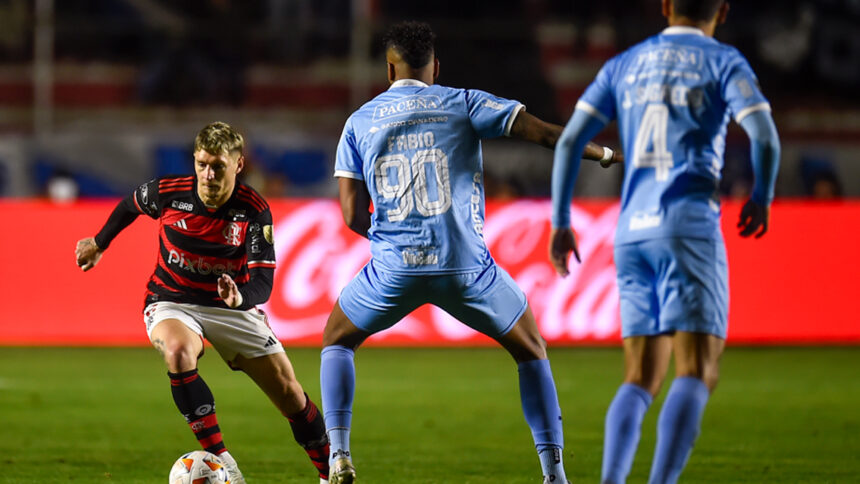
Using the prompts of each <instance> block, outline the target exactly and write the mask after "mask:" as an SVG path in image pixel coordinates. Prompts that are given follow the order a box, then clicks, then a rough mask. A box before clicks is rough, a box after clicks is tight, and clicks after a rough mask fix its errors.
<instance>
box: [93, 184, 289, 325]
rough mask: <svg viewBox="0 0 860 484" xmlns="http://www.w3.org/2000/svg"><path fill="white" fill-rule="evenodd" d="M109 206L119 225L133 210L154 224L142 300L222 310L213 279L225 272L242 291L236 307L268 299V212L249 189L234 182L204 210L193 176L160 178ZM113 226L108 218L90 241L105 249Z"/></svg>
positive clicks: (271, 264)
mask: <svg viewBox="0 0 860 484" xmlns="http://www.w3.org/2000/svg"><path fill="white" fill-rule="evenodd" d="M123 209H124V210H123ZM117 211H118V212H120V214H119V215H120V216H119V218H120V219H121V220H114V222H119V223H120V224H122V223H125V222H127V223H125V225H127V224H128V223H131V221H133V220H134V218H136V217H137V216H138V215H140V214H144V215H147V216H149V217H151V218H153V219H156V220H158V221H159V237H158V239H159V254H158V261H157V264H156V267H155V271H154V272H153V274H152V276H151V277H150V279H149V283H148V284H147V288H146V302H145V304H151V303H153V302H157V301H173V302H182V303H191V304H200V305H205V306H217V307H225V304H224V301H223V300H221V298H220V297H218V293H217V281H218V278H219V277H220V276H221V274H225V273H226V274H229V275H230V276H231V277H232V278H233V280H234V281H236V284H237V285H238V286H239V288H240V292H242V295H243V300H244V302H243V304H242V306H240V308H238V309H247V308H249V307H252V306H254V305H255V304H259V303H261V302H263V301H265V300H266V299H268V295H269V294H270V293H271V287H272V280H273V274H274V268H275V253H274V247H273V245H272V243H273V240H272V215H271V212H270V211H269V206H268V204H267V203H266V201H265V200H263V198H262V197H261V196H260V195H259V194H257V193H256V192H255V191H254V190H253V189H251V188H249V187H247V186H246V185H243V184H241V183H237V185H236V188H235V189H234V191H233V194H232V195H231V197H230V199H229V200H228V201H227V202H226V203H225V204H224V205H222V206H221V207H219V208H218V209H216V210H212V209H209V208H207V207H206V206H205V205H204V204H203V202H202V201H201V200H200V199H199V197H198V195H197V189H196V180H195V178H194V177H193V176H168V177H163V178H159V179H155V180H152V181H150V182H147V183H144V184H143V185H141V186H140V187H138V188H137V189H136V190H135V191H134V193H133V194H132V195H130V196H129V197H128V198H126V200H124V201H123V202H121V203H120V205H119V207H118V209H117ZM123 211H125V212H126V213H125V214H124V216H123V214H122V213H121V212H123ZM115 218H116V217H115V216H114V215H112V217H111V219H115ZM125 225H122V227H124V226H125ZM122 227H119V230H121V229H122ZM119 230H117V224H116V223H111V221H110V220H109V222H108V224H106V225H105V228H104V229H103V230H102V232H100V233H99V235H97V236H96V244H97V245H98V246H99V247H100V248H102V249H105V248H107V245H108V244H109V243H110V241H111V240H112V239H113V237H114V236H115V235H116V233H118V232H119ZM249 298H250V299H249Z"/></svg>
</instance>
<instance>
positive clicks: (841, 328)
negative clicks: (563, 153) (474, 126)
mask: <svg viewBox="0 0 860 484" xmlns="http://www.w3.org/2000/svg"><path fill="white" fill-rule="evenodd" d="M115 203H116V201H115V200H109V201H88V202H78V203H75V204H69V205H55V204H51V203H48V202H44V201H31V200H5V201H0V209H2V210H3V213H4V214H6V215H7V220H10V221H14V222H15V223H14V226H15V230H13V231H11V232H10V233H9V234H7V236H6V237H4V238H2V254H3V258H4V261H3V266H4V269H5V270H4V271H3V274H4V277H2V278H0V294H3V295H4V296H5V297H4V301H5V302H4V304H2V305H0V344H13V345H41V344H44V345H127V344H131V345H145V344H148V341H147V338H146V334H145V331H144V325H143V319H142V314H141V311H142V309H143V292H144V286H145V283H146V281H147V279H148V277H149V275H150V274H151V272H152V270H153V269H154V267H155V264H156V256H157V249H158V241H157V227H156V224H155V222H153V221H152V220H150V219H148V218H147V217H139V218H138V220H137V221H136V222H135V223H134V224H132V225H131V226H129V227H128V228H127V229H126V230H125V231H124V232H123V233H121V234H120V235H119V236H118V237H117V238H116V239H115V240H114V241H113V243H112V245H111V246H110V248H109V249H108V250H107V251H106V252H105V255H104V257H103V258H102V260H101V262H100V263H99V265H98V266H97V267H96V268H94V269H93V270H91V271H89V272H87V273H83V272H81V270H80V269H79V268H78V267H76V265H75V261H74V246H75V242H76V241H77V240H78V239H80V238H83V237H86V236H90V235H94V234H95V233H96V232H97V231H98V230H99V228H100V227H101V225H102V224H103V223H104V221H105V220H106V219H107V217H108V215H109V214H110V211H111V210H112V208H113V206H114V205H115ZM270 203H271V208H272V213H273V215H274V240H275V247H276V255H277V269H276V271H275V283H274V288H273V291H272V295H271V298H270V299H269V301H268V302H266V303H265V304H263V305H262V306H261V309H262V310H264V311H265V312H266V314H267V315H268V319H269V323H270V324H271V326H272V328H273V329H274V330H275V333H276V334H277V335H278V337H279V338H280V339H281V340H282V341H284V342H285V343H286V344H287V345H303V346H316V345H319V344H320V342H321V335H322V330H323V327H324V325H325V321H326V318H327V316H328V314H329V312H330V311H331V308H332V307H333V305H334V304H335V302H336V301H337V297H338V295H339V293H340V291H341V289H342V288H343V287H344V285H346V284H347V283H348V282H349V280H350V279H351V278H352V277H354V276H355V274H356V273H357V272H358V271H359V270H360V269H361V267H362V266H363V265H364V264H365V263H366V262H367V260H368V258H369V255H370V250H369V243H368V241H367V240H366V239H364V238H361V237H359V236H357V235H355V234H353V233H352V232H350V231H349V230H348V229H347V228H346V227H345V226H344V224H343V220H342V217H341V214H340V209H339V206H338V204H337V202H336V201H333V200H276V201H270ZM618 210H619V207H618V204H617V203H616V202H614V201H588V202H582V203H577V204H575V205H574V206H573V209H572V222H573V227H574V229H575V230H576V234H577V241H578V244H579V252H580V255H581V257H582V263H577V262H576V261H575V260H572V261H571V264H570V266H571V274H570V275H569V276H568V277H566V278H561V277H559V276H558V275H556V274H555V272H554V271H553V269H552V266H551V265H550V264H549V261H548V258H547V255H546V254H547V243H548V239H549V231H550V226H549V215H550V204H549V201H547V200H522V201H515V202H507V203H493V202H490V203H488V205H487V218H486V223H485V225H484V239H485V241H486V243H487V246H488V247H489V249H490V253H491V254H492V255H493V258H494V259H495V260H496V262H497V263H498V264H499V265H501V266H502V267H504V268H505V269H506V270H507V271H508V272H509V273H510V274H511V276H513V278H514V279H515V280H516V281H517V283H518V284H519V286H520V287H521V288H522V289H523V290H524V291H525V292H526V294H527V296H528V300H529V303H530V305H531V307H532V309H533V311H534V313H535V316H536V317H537V321H538V324H539V327H540V330H541V333H542V334H543V336H544V338H545V339H546V340H547V341H548V342H549V344H550V345H575V344H617V342H618V341H619V338H620V324H621V321H620V317H619V311H618V290H617V288H616V283H615V267H614V265H613V258H612V248H613V237H614V232H615V223H616V220H617V218H618ZM739 211H740V203H737V202H725V203H724V205H723V232H724V234H725V239H726V245H727V248H728V254H729V274H730V291H731V297H730V301H731V302H730V310H729V335H728V340H729V343H744V344H757V343H766V344H801V343H815V344H821V343H828V344H834V343H835V344H840V343H842V344H847V343H858V342H860V324H858V323H859V322H860V321H858V320H860V318H859V317H858V316H857V314H856V311H855V310H854V308H853V305H852V304H851V301H852V298H853V297H854V292H856V287H857V285H856V282H855V281H854V274H855V273H856V272H857V270H858V269H860V256H858V251H857V249H856V248H857V247H860V202H855V201H852V202H843V203H812V202H801V201H777V202H776V203H775V204H774V206H773V217H772V223H771V229H770V231H769V233H768V234H767V235H766V236H765V237H763V238H761V239H757V240H756V239H743V238H741V237H739V236H738V235H737V229H736V228H735V226H734V225H735V223H736V219H737V216H738V213H739ZM12 234H15V235H16V237H11V235H12ZM367 344H375V345H430V346H452V345H486V344H493V342H492V341H491V340H490V339H489V338H487V337H485V336H483V335H480V334H478V333H476V332H474V331H473V330H471V329H469V328H468V327H467V326H465V325H463V324H461V323H460V322H458V321H457V320H455V319H454V318H452V317H451V316H450V315H448V314H447V313H445V312H444V311H442V310H441V309H439V308H437V307H435V306H430V305H425V306H423V307H421V308H419V309H418V310H416V311H414V312H413V313H412V314H410V315H409V316H407V317H406V318H404V319H403V320H402V321H401V322H400V323H399V324H397V325H395V326H394V327H393V328H391V329H389V330H387V331H384V332H382V333H379V334H377V335H375V336H373V337H372V338H371V339H370V340H369V341H368V343H367Z"/></svg>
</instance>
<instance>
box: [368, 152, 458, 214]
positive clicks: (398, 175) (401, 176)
mask: <svg viewBox="0 0 860 484" xmlns="http://www.w3.org/2000/svg"><path fill="white" fill-rule="evenodd" d="M392 170H394V173H393V175H394V177H392V176H391V175H392V173H391V171H392ZM431 170H432V172H433V173H434V174H435V175H436V176H435V182H436V199H435V200H431V199H430V193H429V186H428V176H427V172H428V171H431ZM373 171H374V178H375V179H376V191H377V192H378V193H379V194H380V195H382V197H383V198H385V199H386V200H394V201H395V202H396V203H397V207H395V208H392V209H390V210H388V211H386V214H387V215H388V220H389V221H391V222H399V221H401V220H405V219H406V217H407V216H409V213H410V212H412V209H413V208H417V209H418V213H420V214H421V215H423V216H425V217H430V216H431V215H438V214H440V213H445V212H447V211H448V209H449V208H451V178H450V175H449V173H448V156H447V155H446V154H445V153H444V152H442V150H440V149H438V148H433V149H429V150H419V151H417V152H415V154H414V155H413V156H412V159H411V160H410V159H408V158H406V156H404V155H402V154H396V155H386V156H380V157H379V158H377V159H376V164H375V166H374V167H373ZM413 177H414V180H413ZM392 178H394V180H392Z"/></svg>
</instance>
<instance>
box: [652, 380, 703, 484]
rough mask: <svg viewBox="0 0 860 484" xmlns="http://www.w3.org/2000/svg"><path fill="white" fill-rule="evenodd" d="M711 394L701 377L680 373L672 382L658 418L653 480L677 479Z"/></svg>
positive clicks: (664, 482) (664, 483) (659, 482)
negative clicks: (685, 375) (681, 375)
mask: <svg viewBox="0 0 860 484" xmlns="http://www.w3.org/2000/svg"><path fill="white" fill-rule="evenodd" d="M708 396H709V392H708V387H707V386H705V383H704V382H703V381H702V380H699V379H698V378H693V377H680V378H675V381H674V382H672V387H671V388H669V393H668V394H667V395H666V401H665V402H663V409H662V410H660V418H659V419H658V420H657V447H656V448H655V449H654V461H653V462H652V463H651V477H650V478H649V479H648V482H649V483H650V484H667V483H668V484H674V483H675V482H677V481H678V476H680V475H681V471H682V470H684V466H685V465H686V464H687V458H689V457H690V452H691V451H692V450H693V443H694V442H695V441H696V437H697V436H698V435H699V426H700V425H701V423H702V414H703V413H704V411H705V405H706V404H707V403H708Z"/></svg>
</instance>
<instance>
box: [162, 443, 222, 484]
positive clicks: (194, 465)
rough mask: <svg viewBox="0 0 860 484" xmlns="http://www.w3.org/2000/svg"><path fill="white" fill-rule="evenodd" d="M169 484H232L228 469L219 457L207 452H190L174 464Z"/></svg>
mask: <svg viewBox="0 0 860 484" xmlns="http://www.w3.org/2000/svg"><path fill="white" fill-rule="evenodd" d="M168 482H169V484H230V475H229V474H228V473H227V468H226V467H225V466H224V463H223V462H222V461H221V459H219V458H218V456H217V455H215V454H212V453H209V452H206V451H205V450H195V451H193V452H189V453H187V454H185V455H183V456H182V457H180V458H179V459H177V460H176V462H175V463H174V464H173V467H172V468H171V469H170V477H169V481H168Z"/></svg>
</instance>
